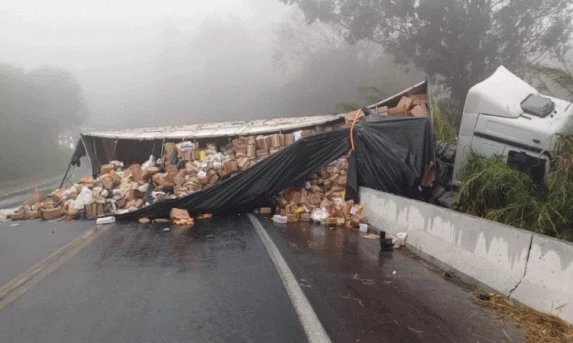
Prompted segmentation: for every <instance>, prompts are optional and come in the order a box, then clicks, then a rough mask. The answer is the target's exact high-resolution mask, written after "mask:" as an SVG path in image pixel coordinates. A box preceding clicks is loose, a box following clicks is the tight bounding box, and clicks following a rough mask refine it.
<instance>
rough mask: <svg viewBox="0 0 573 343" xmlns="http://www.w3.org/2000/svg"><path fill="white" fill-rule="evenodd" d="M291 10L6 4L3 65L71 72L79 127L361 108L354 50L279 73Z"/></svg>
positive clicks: (243, 5) (245, 5) (1, 21)
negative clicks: (81, 103)
mask: <svg viewBox="0 0 573 343" xmlns="http://www.w3.org/2000/svg"><path fill="white" fill-rule="evenodd" d="M294 11H297V9H296V8H295V7H287V6H285V5H283V4H282V3H280V2H279V1H262V0H244V1H231V0H223V1H213V2H208V3H207V2H189V1H179V0H168V1H161V2H160V1H127V0H120V1H109V2H103V3H102V2H101V1H87V2H77V1H63V2H62V1H52V0H49V1H42V2H40V1H30V0H28V1H12V0H10V1H7V2H6V1H4V2H2V5H0V12H1V14H0V32H2V34H0V44H2V46H4V47H5V48H4V49H2V51H1V52H0V61H1V62H2V63H6V64H10V65H16V66H20V67H23V68H24V69H25V70H33V69H35V68H38V67H42V66H50V67H57V68H62V69H64V70H67V71H69V72H71V73H72V74H73V75H74V76H75V77H76V79H77V80H78V83H79V84H80V86H81V87H82V89H83V92H84V97H85V100H86V103H87V106H88V110H89V116H88V119H87V121H86V122H85V123H84V124H83V125H84V126H88V127H96V128H117V127H137V126H150V125H163V124H168V125H172V124H178V123H195V122H205V121H213V120H217V121H219V120H243V119H252V118H264V117H277V116H299V115H312V114H324V113H325V112H328V111H332V110H333V108H334V105H335V104H336V103H338V102H356V101H357V99H356V97H357V95H356V91H357V87H358V86H360V85H362V84H361V83H362V82H363V81H364V78H365V76H366V75H369V74H370V72H371V70H368V69H369V67H370V66H365V65H360V63H357V62H358V61H355V60H352V59H353V57H354V55H353V53H352V50H354V47H350V46H348V48H347V49H340V47H337V48H333V47H324V50H322V51H320V52H317V53H316V54H315V55H312V56H305V58H306V60H305V61H304V62H302V63H306V67H307V70H306V71H304V70H303V71H301V68H300V66H299V67H298V69H297V70H294V69H295V68H294V65H295V63H294V61H291V62H292V65H290V66H288V67H287V68H286V69H283V70H278V68H276V65H274V63H273V52H274V50H275V49H276V47H277V44H278V43H277V33H276V31H277V28H278V27H280V25H281V24H282V25H284V22H285V21H288V20H292V18H293V15H292V13H293V12H294ZM299 64H300V63H299ZM342 66H344V68H341V67H342ZM370 82H372V80H370ZM371 85H372V86H373V85H376V83H372V84H364V85H363V86H371ZM398 87H399V85H396V86H395V87H392V86H390V87H389V88H394V89H398ZM394 89H392V90H394ZM389 90H390V89H389Z"/></svg>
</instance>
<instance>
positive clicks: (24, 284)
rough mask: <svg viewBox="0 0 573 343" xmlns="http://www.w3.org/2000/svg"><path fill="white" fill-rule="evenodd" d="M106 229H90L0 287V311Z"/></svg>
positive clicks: (106, 228) (107, 227)
mask: <svg viewBox="0 0 573 343" xmlns="http://www.w3.org/2000/svg"><path fill="white" fill-rule="evenodd" d="M108 229H109V226H103V227H93V228H91V229H90V230H88V231H87V232H85V233H84V234H82V235H81V236H79V237H78V238H76V239H74V240H73V241H71V242H70V243H68V244H67V245H66V246H64V247H63V248H61V249H59V250H58V251H56V252H55V253H53V254H52V255H50V256H48V257H47V258H45V259H44V260H43V261H41V262H40V263H38V264H36V265H35V266H33V267H32V268H30V269H28V271H26V272H24V273H23V274H20V275H19V276H18V277H16V278H15V279H14V280H12V281H10V282H8V283H6V284H5V285H3V286H2V287H0V310H1V309H3V308H4V307H5V306H6V305H8V304H10V303H11V302H12V301H14V300H15V299H16V298H18V297H19V296H20V295H22V294H24V292H26V291H27V290H29V289H30V288H32V287H34V286H35V285H36V284H38V283H39V282H40V281H42V280H43V279H44V278H45V277H46V276H48V275H49V274H50V273H52V272H53V271H54V270H56V269H58V268H59V267H60V266H61V265H63V264H64V263H66V261H68V260H69V259H70V258H71V257H72V256H74V255H75V254H76V253H77V252H78V251H80V250H82V249H83V248H84V247H86V246H87V245H88V244H90V243H91V242H92V241H93V240H94V239H96V238H97V237H98V236H100V235H101V234H102V233H104V232H105V231H107V230H108Z"/></svg>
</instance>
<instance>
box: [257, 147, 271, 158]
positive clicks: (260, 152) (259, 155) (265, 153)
mask: <svg viewBox="0 0 573 343" xmlns="http://www.w3.org/2000/svg"><path fill="white" fill-rule="evenodd" d="M256 156H257V158H266V157H269V151H268V150H266V149H259V150H257V152H256Z"/></svg>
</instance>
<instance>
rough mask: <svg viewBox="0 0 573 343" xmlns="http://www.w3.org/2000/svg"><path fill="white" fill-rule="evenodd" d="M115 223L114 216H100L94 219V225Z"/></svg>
mask: <svg viewBox="0 0 573 343" xmlns="http://www.w3.org/2000/svg"><path fill="white" fill-rule="evenodd" d="M113 223H115V217H102V218H98V219H97V220H96V225H105V224H113Z"/></svg>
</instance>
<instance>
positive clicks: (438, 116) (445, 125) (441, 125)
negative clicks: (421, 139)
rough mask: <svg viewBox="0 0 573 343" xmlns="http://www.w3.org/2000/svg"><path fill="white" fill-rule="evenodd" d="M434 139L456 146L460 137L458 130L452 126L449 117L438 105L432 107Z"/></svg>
mask: <svg viewBox="0 0 573 343" xmlns="http://www.w3.org/2000/svg"><path fill="white" fill-rule="evenodd" d="M432 116H433V121H434V123H433V127H434V137H436V139H437V140H439V141H442V142H446V143H450V144H454V143H456V138H457V136H458V134H457V132H456V129H454V127H453V126H452V124H450V121H449V120H448V117H447V116H446V115H445V114H444V113H443V111H442V109H441V108H440V107H439V106H438V105H434V106H433V107H432Z"/></svg>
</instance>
